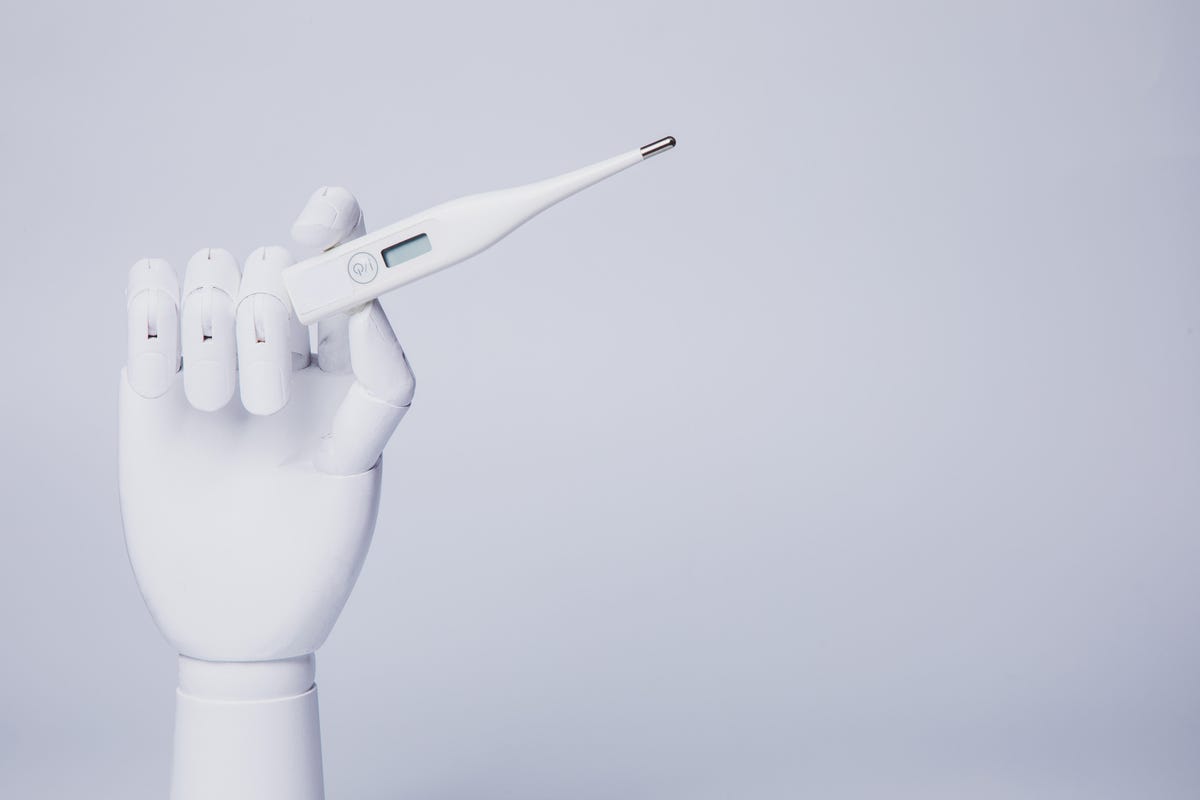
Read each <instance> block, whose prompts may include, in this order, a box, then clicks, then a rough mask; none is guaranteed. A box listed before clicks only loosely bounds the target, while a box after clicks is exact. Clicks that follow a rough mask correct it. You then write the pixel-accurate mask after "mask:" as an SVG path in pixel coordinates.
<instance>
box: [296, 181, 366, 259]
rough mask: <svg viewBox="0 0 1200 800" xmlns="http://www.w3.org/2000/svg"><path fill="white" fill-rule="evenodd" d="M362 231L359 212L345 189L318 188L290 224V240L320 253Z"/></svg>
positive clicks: (339, 187) (352, 198)
mask: <svg viewBox="0 0 1200 800" xmlns="http://www.w3.org/2000/svg"><path fill="white" fill-rule="evenodd" d="M365 231H366V228H365V227H364V226H363V217H362V209H361V208H359V205H358V200H356V199H355V198H354V195H353V194H351V193H350V191H349V190H348V189H344V188H342V187H341V186H322V187H321V188H320V189H317V190H316V191H315V192H313V194H312V197H310V198H308V202H307V203H305V204H304V209H303V210H302V211H301V212H300V216H299V217H297V218H296V221H295V222H294V223H292V238H294V239H295V240H296V241H297V242H299V243H300V244H302V245H305V246H306V247H317V248H320V249H322V250H325V249H327V248H330V247H333V246H334V245H335V244H338V243H339V242H342V241H345V240H346V239H350V238H353V237H355V236H361V235H362V234H363V233H364V232H365Z"/></svg>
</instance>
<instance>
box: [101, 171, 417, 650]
mask: <svg viewBox="0 0 1200 800" xmlns="http://www.w3.org/2000/svg"><path fill="white" fill-rule="evenodd" d="M362 229H363V228H362V215H361V213H360V211H359V208H358V203H357V201H355V200H354V198H353V196H351V195H350V193H349V192H347V191H346V190H344V189H322V190H318V192H317V193H315V194H314V195H313V197H312V198H311V199H310V200H309V202H308V205H307V206H306V207H305V209H304V211H303V212H302V213H301V215H300V218H299V219H298V220H297V223H296V225H295V226H294V228H293V233H294V235H295V236H296V238H297V239H299V240H300V241H301V243H302V244H305V245H309V246H312V245H317V246H325V247H328V246H332V245H333V244H336V243H337V242H339V241H341V240H343V239H347V238H352V237H353V236H356V235H359V234H361V233H362ZM290 263H291V257H290V256H289V255H288V254H287V252H286V251H284V250H283V249H282V248H278V247H273V248H261V249H259V250H256V251H255V252H254V253H252V254H251V255H250V257H249V258H248V259H247V261H246V266H245V270H244V274H243V275H241V276H239V274H238V269H237V265H236V262H234V260H233V258H232V256H230V255H229V254H228V253H226V252H225V251H221V250H215V249H214V250H204V251H201V252H200V253H197V254H196V256H195V257H193V258H192V259H191V261H190V262H189V264H188V270H187V276H186V278H185V280H184V292H183V294H182V295H180V293H179V290H178V285H177V282H176V279H175V275H174V272H173V271H172V269H171V267H170V266H169V265H168V264H167V263H166V262H163V261H160V260H150V259H147V260H143V261H140V262H138V263H137V264H135V265H134V267H133V269H132V270H131V272H130V281H129V291H128V295H127V299H128V311H129V360H128V365H127V368H126V370H125V371H124V372H123V375H122V379H121V391H120V452H119V460H120V488H121V509H122V514H123V517H124V523H125V537H126V543H127V546H128V549H129V558H130V562H131V563H132V565H133V570H134V573H135V575H136V577H137V581H138V584H139V586H140V588H141V590H142V594H143V595H144V597H145V599H146V604H147V606H148V607H149V609H150V612H151V614H152V615H153V617H154V619H155V621H156V622H157V624H158V626H159V628H160V629H161V630H162V632H163V634H164V635H165V636H166V638H167V639H168V641H170V642H171V644H172V645H173V646H174V647H175V648H176V649H177V650H178V652H180V653H181V654H183V655H186V656H190V657H192V658H194V659H203V660H205V661H234V662H242V661H271V660H278V659H285V658H290V657H295V656H301V655H304V654H308V653H311V652H312V651H314V650H315V649H316V648H317V647H319V646H320V645H321V643H322V642H323V641H324V640H325V638H326V636H327V635H328V634H329V631H330V629H331V628H332V627H333V624H334V622H335V620H336V619H337V616H338V614H339V613H340V612H341V609H342V606H343V605H344V603H345V601H346V598H347V596H348V595H349V593H350V590H351V588H352V587H353V585H354V582H355V579H356V578H357V576H358V572H359V569H360V568H361V566H362V562H363V559H364V558H365V556H366V552H367V547H368V545H369V543H370V538H371V534H372V531H373V529H374V525H375V515H376V511H377V509H378V503H379V485H380V466H379V464H378V463H377V462H378V461H379V454H380V452H381V450H382V448H383V445H384V444H385V443H386V441H387V438H388V437H389V436H390V435H391V433H392V431H393V430H394V428H395V426H396V424H397V423H398V422H399V421H400V418H401V417H402V416H403V415H404V412H405V410H406V409H407V406H408V404H409V403H410V402H411V399H412V394H413V389H414V382H413V377H412V373H411V371H410V370H409V367H408V363H407V361H406V360H405V357H404V352H403V350H402V349H401V348H400V345H399V343H398V342H397V341H396V337H395V335H394V334H393V333H392V329H391V326H390V324H389V323H388V320H387V317H386V316H385V315H384V312H383V309H382V307H381V306H380V305H379V303H378V302H374V303H372V304H371V305H369V306H367V307H365V308H363V309H361V310H359V311H357V312H355V313H354V314H352V315H351V316H350V318H346V317H343V318H341V319H340V320H334V321H331V322H329V323H322V324H321V326H320V330H319V335H318V339H319V343H318V354H317V360H318V362H319V366H317V365H311V366H310V365H309V353H308V349H309V348H308V332H307V329H305V328H303V327H302V326H300V325H299V324H298V323H296V322H295V321H294V320H292V319H290V303H289V301H288V299H287V294H286V293H285V292H284V291H283V289H282V284H281V281H280V277H279V273H280V271H281V270H282V269H283V267H285V266H287V265H288V264H290ZM177 343H181V348H180V349H181V350H182V353H183V365H182V371H179V370H178V365H179V357H178V355H177V353H178V350H177V349H176V348H177V347H180V345H179V344H177ZM235 352H236V356H237V360H236V363H235V361H234V354H235ZM347 362H349V363H347ZM351 367H352V370H353V371H352V372H351V371H350V369H351ZM239 384H240V401H239V399H238V398H234V397H233V394H234V388H235V386H236V385H239Z"/></svg>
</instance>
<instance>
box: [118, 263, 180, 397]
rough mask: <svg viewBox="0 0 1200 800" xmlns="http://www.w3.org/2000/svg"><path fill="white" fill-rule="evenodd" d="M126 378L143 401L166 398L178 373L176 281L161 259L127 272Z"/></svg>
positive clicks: (142, 264)
mask: <svg viewBox="0 0 1200 800" xmlns="http://www.w3.org/2000/svg"><path fill="white" fill-rule="evenodd" d="M125 299H126V300H125V302H126V305H125V307H126V311H127V318H128V348H129V349H128V361H127V365H126V372H125V374H126V378H127V380H128V381H129V385H130V387H131V388H132V389H133V390H134V391H135V392H137V393H138V394H139V395H141V396H142V397H147V398H154V397H161V396H162V395H164V394H166V391H167V389H169V388H170V386H171V382H172V381H173V380H174V379H175V374H176V373H177V372H178V371H179V279H178V278H177V277H176V275H175V270H173V269H171V265H170V264H168V263H167V262H166V261H164V260H163V259H161V258H144V259H142V260H141V261H138V262H137V263H136V264H134V265H133V267H132V268H131V269H130V270H129V283H128V284H127V288H126V290H125Z"/></svg>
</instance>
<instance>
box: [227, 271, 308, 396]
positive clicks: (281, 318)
mask: <svg viewBox="0 0 1200 800" xmlns="http://www.w3.org/2000/svg"><path fill="white" fill-rule="evenodd" d="M291 263H292V257H291V256H290V255H289V254H288V252H287V251H286V250H284V249H283V248H282V247H260V248H259V249H257V250H255V251H254V252H253V253H251V254H250V256H249V257H248V258H247V259H246V265H245V270H244V272H243V275H242V285H241V291H240V292H239V296H238V304H237V352H238V370H239V383H240V384H241V394H242V405H244V406H245V407H246V410H247V411H249V412H250V413H251V414H261V415H266V414H274V413H275V412H276V411H278V410H279V409H281V408H283V407H284V406H285V405H287V401H288V397H289V396H290V394H291V385H292V370H293V369H299V368H303V367H305V366H307V365H308V358H309V356H308V330H307V329H306V328H305V327H304V326H302V325H300V323H299V322H297V321H296V319H295V316H294V315H293V314H292V304H291V301H290V300H289V299H288V295H287V292H286V291H285V290H284V288H283V279H282V278H281V277H280V273H282V271H283V268H284V267H287V266H289V265H291Z"/></svg>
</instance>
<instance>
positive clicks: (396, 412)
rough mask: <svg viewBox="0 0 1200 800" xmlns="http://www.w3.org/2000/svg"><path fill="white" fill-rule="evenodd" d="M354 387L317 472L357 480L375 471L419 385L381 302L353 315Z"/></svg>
mask: <svg viewBox="0 0 1200 800" xmlns="http://www.w3.org/2000/svg"><path fill="white" fill-rule="evenodd" d="M349 334H350V353H351V356H350V358H351V362H352V363H353V366H354V376H355V378H356V380H355V382H354V384H353V385H352V386H351V387H350V391H349V392H347V394H346V398H345V399H344V400H343V401H342V404H341V405H340V406H338V410H337V412H336V413H335V414H334V418H333V424H332V428H331V432H330V434H329V435H328V436H326V437H325V439H324V440H323V442H322V449H321V451H320V452H319V453H318V454H317V458H316V467H317V469H319V470H321V471H322V472H328V473H332V474H336V475H354V474H357V473H359V472H364V471H366V470H368V469H370V468H371V467H372V466H374V464H375V462H376V461H378V460H379V456H380V454H381V453H382V452H383V448H384V446H385V445H386V444H387V441H388V439H389V438H391V435H392V432H393V431H395V429H396V426H397V425H398V424H399V423H400V420H401V419H402V418H403V417H404V415H405V413H407V411H408V407H409V405H410V404H411V403H412V398H413V393H414V391H415V390H416V380H415V379H414V378H413V374H412V369H411V368H410V367H409V365H408V359H407V358H406V357H405V355H404V350H403V348H401V347H400V342H399V341H397V339H396V334H395V333H394V332H393V331H392V326H391V323H390V322H389V321H388V318H387V315H386V314H385V313H384V311H383V306H381V305H380V304H379V301H378V300H375V301H372V302H371V304H370V305H368V306H367V307H365V308H363V309H362V310H361V311H357V312H355V313H354V314H352V315H351V316H350V326H349Z"/></svg>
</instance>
